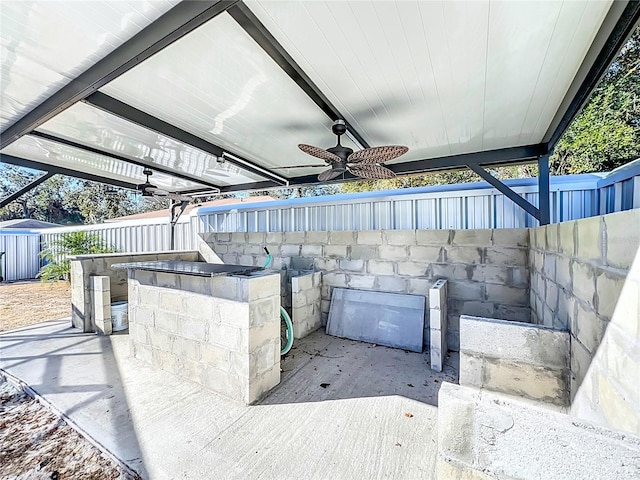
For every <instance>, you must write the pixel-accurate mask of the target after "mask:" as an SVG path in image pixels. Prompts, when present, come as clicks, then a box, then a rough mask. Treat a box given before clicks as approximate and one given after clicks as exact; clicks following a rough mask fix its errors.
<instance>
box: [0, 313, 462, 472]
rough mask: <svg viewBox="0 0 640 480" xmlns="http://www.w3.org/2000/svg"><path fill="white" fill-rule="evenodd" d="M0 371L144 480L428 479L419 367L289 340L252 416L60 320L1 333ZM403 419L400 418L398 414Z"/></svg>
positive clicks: (429, 418) (384, 355)
mask: <svg viewBox="0 0 640 480" xmlns="http://www.w3.org/2000/svg"><path fill="white" fill-rule="evenodd" d="M0 349H1V350H0V351H1V352H2V353H1V355H0V368H2V369H3V370H5V371H6V372H8V373H9V374H11V375H13V376H15V377H17V378H19V379H21V380H22V381H24V382H25V383H27V384H28V385H29V386H31V387H32V388H33V389H34V390H35V391H36V392H37V393H38V394H40V395H41V396H42V397H43V398H44V399H46V400H47V401H48V402H50V403H51V404H53V405H54V406H55V407H56V408H57V409H58V410H60V411H62V412H64V413H65V414H66V415H67V416H68V417H69V418H70V419H71V420H72V421H73V422H74V423H75V424H76V425H77V426H78V427H80V428H81V429H82V430H83V431H84V432H86V433H87V434H88V435H89V436H90V437H91V438H92V439H94V440H95V441H96V442H98V443H100V444H101V445H102V446H104V447H105V448H106V449H108V450H109V451H110V452H112V453H113V454H115V455H116V456H117V457H118V458H120V459H122V460H123V461H125V463H127V464H128V465H129V466H131V467H132V468H133V469H134V470H136V471H137V472H139V473H140V474H141V475H142V476H143V477H144V478H153V479H164V478H167V479H177V478H184V479H186V478H198V479H201V478H305V479H312V478H332V479H339V478H434V473H433V472H434V465H435V456H436V437H437V432H436V420H437V409H436V408H435V407H434V405H435V403H436V400H437V391H438V388H439V386H440V384H441V382H442V381H444V380H449V381H455V375H456V371H457V357H456V356H455V355H454V356H452V357H451V358H450V359H449V365H447V366H446V368H445V371H444V372H442V373H441V374H437V373H434V372H432V371H431V370H430V369H429V365H428V362H427V361H428V356H427V355H425V354H416V353H410V352H404V351H402V350H397V349H390V348H385V347H380V346H373V345H371V344H366V343H361V342H354V341H350V340H344V339H338V338H334V337H329V336H327V335H325V334H324V333H322V332H320V331H318V332H315V333H313V334H312V335H310V336H309V337H307V338H305V339H303V340H301V341H297V343H296V345H295V349H294V350H292V352H291V353H290V354H289V355H288V356H287V358H286V360H285V361H284V362H283V363H282V369H283V376H282V381H281V383H280V385H279V386H278V387H276V388H275V389H274V390H273V391H272V392H271V394H270V395H269V396H268V397H266V398H265V399H263V400H262V402H260V404H258V405H253V406H242V405H238V404H236V403H232V402H230V401H228V400H226V399H224V398H222V397H220V396H218V395H216V394H214V393H212V392H210V391H208V390H205V389H203V388H202V387H200V386H199V385H196V384H193V383H190V382H187V381H183V380H181V379H179V378H178V377H176V376H174V375H171V374H169V373H166V372H163V371H161V370H157V369H154V368H152V367H150V366H147V365H145V364H143V363H141V362H139V361H137V360H136V359H134V358H132V357H131V356H130V347H129V341H128V336H127V335H113V336H111V337H100V336H97V335H94V334H85V333H81V332H79V331H78V330H75V329H73V328H71V326H70V321H69V320H59V321H52V322H46V323H43V324H39V325H35V326H31V327H25V328H21V329H18V330H13V331H10V332H5V333H3V334H0ZM407 414H410V415H407Z"/></svg>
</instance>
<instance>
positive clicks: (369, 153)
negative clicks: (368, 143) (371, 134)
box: [347, 145, 409, 164]
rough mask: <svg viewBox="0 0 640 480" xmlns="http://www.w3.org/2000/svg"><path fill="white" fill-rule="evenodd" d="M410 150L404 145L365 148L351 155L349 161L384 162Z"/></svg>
mask: <svg viewBox="0 0 640 480" xmlns="http://www.w3.org/2000/svg"><path fill="white" fill-rule="evenodd" d="M408 151H409V149H408V148H407V147H403V146H402V145H387V146H383V147H371V148H365V149H364V150H359V151H357V152H353V153H352V154H351V155H349V157H348V158H347V162H349V163H360V164H375V163H384V162H387V161H389V160H393V159H394V158H398V157H399V156H400V155H404V154H405V153H407V152H408Z"/></svg>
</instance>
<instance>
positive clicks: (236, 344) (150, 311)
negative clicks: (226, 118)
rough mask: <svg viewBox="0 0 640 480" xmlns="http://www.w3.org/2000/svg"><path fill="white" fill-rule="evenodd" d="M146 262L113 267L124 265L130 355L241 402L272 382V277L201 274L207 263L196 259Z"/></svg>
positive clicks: (276, 326)
mask: <svg viewBox="0 0 640 480" xmlns="http://www.w3.org/2000/svg"><path fill="white" fill-rule="evenodd" d="M154 263H157V262H145V264H121V265H114V268H126V269H127V271H128V284H129V333H130V335H131V337H132V342H133V348H134V352H135V356H136V358H138V359H140V360H142V361H145V362H147V363H150V364H152V365H154V366H156V367H159V368H161V369H163V370H166V371H169V372H171V373H174V374H176V375H180V376H181V377H184V378H187V379H188V380H191V381H194V382H197V383H199V384H201V385H203V386H205V387H207V388H209V389H211V390H213V391H215V392H217V393H220V394H222V395H224V396H226V397H228V398H231V399H233V400H236V401H240V402H242V403H245V404H250V403H253V402H255V401H256V400H258V399H259V398H261V397H262V396H263V395H264V394H265V393H266V392H267V391H269V390H270V389H271V388H273V387H274V386H276V385H277V384H278V383H279V382H280V316H279V311H280V277H279V275H264V276H243V275H235V274H234V269H233V268H229V269H227V270H228V271H225V272H222V273H219V274H215V273H211V272H208V273H207V272H205V273H203V272H202V269H203V268H205V269H206V268H209V269H211V267H210V266H211V265H212V264H206V263H201V262H164V263H171V264H173V263H175V264H180V265H174V266H175V268H174V269H173V271H167V269H166V268H165V269H164V270H162V269H160V270H159V269H154V268H153V265H151V264H154ZM197 263H200V265H195V264H197ZM217 267H232V266H229V265H218V266H217ZM237 267H240V266H237ZM241 268H242V267H240V269H241ZM244 268H245V269H246V268H247V267H244ZM249 268H251V267H249ZM169 270H171V269H169ZM236 271H238V272H240V273H245V272H242V271H241V270H237V269H236Z"/></svg>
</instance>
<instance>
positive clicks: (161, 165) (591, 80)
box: [0, 0, 640, 223]
mask: <svg viewBox="0 0 640 480" xmlns="http://www.w3.org/2000/svg"><path fill="white" fill-rule="evenodd" d="M639 18H640V2H638V1H629V2H627V1H611V0H606V1H579V0H577V1H574V0H568V1H531V2H511V1H477V2H455V1H428V2H426V1H424V2H421V1H403V2H391V1H374V2H368V1H337V2H335V1H313V2H303V1H248V0H247V1H206V2H205V1H183V2H176V1H174V0H156V1H152V2H150V1H134V0H125V1H119V2H111V1H92V2H48V1H36V2H22V1H4V2H2V3H0V22H1V25H2V29H1V32H0V37H1V38H2V47H1V48H2V70H1V75H2V83H1V85H0V88H1V90H2V108H1V112H0V129H2V134H1V135H0V155H1V156H0V160H1V161H2V162H5V163H10V164H15V165H21V166H25V167H29V168H35V169H38V170H42V171H45V172H48V175H53V174H66V175H71V176H76V177H79V178H86V179H91V180H96V181H101V182H104V183H107V184H112V185H116V186H121V187H126V188H132V189H135V188H136V186H137V185H138V184H141V183H143V182H144V180H145V177H144V175H143V173H142V171H143V168H145V167H149V168H151V169H152V170H153V171H154V176H153V177H152V182H153V183H154V184H155V185H157V186H158V187H160V188H163V189H166V190H169V191H171V192H180V193H196V192H206V191H212V190H215V191H218V190H219V191H221V192H231V191H243V190H255V189H266V188H272V187H278V186H284V185H302V184H313V183H317V174H318V173H319V172H320V171H321V169H318V168H312V167H305V166H304V165H308V164H318V163H322V162H321V161H320V162H317V161H314V159H313V158H312V157H309V156H307V155H305V154H304V153H302V152H301V151H300V150H298V148H297V145H298V144H299V143H306V144H311V145H317V146H319V147H322V148H328V147H331V146H333V145H334V144H335V136H334V135H333V134H332V133H331V124H332V123H333V121H334V120H336V119H344V120H345V121H346V123H347V126H348V137H349V138H348V139H347V141H346V143H347V144H348V145H349V146H351V147H352V148H354V149H359V148H366V147H369V146H378V145H387V144H399V145H406V146H408V147H409V149H410V150H409V152H408V153H407V154H406V155H404V156H402V157H400V158H398V159H396V160H393V161H391V162H388V163H387V166H388V167H389V168H391V169H392V170H393V171H395V172H396V173H397V174H409V173H420V172H428V171H436V170H445V169H450V168H461V167H465V166H467V167H469V168H472V169H473V170H474V171H476V172H477V173H478V174H479V175H481V176H482V177H483V178H484V179H485V180H487V181H489V182H491V183H492V184H494V186H496V188H499V189H500V190H501V191H503V193H505V194H506V195H508V196H509V197H510V198H511V199H512V200H514V201H515V202H517V203H518V204H520V205H521V206H522V207H523V208H525V209H526V210H527V211H528V212H529V213H531V214H532V215H534V216H536V217H537V218H538V219H539V220H540V222H541V223H548V209H549V206H548V154H549V152H550V151H552V149H553V147H554V145H555V143H556V142H557V140H558V138H559V137H560V136H561V135H562V133H563V132H564V130H565V129H566V128H567V126H568V125H569V123H570V122H571V120H572V119H573V117H574V116H575V115H576V114H577V113H578V112H579V110H580V108H582V106H583V105H584V103H585V102H586V100H587V99H588V97H589V95H590V94H591V92H592V91H593V89H594V88H595V86H596V84H597V82H598V80H599V78H600V77H601V76H602V74H603V73H604V72H605V71H606V68H607V67H608V65H609V64H610V62H611V61H612V60H613V58H614V57H615V55H616V53H617V52H618V50H619V49H620V47H621V46H622V45H623V44H624V42H625V40H626V39H627V38H628V36H629V35H630V33H631V32H632V30H633V28H634V26H635V25H636V24H637V22H638V19H639ZM536 160H537V161H538V162H539V165H540V171H541V181H540V193H541V196H540V198H541V200H540V209H538V208H537V207H535V206H533V205H531V204H529V203H528V202H526V201H524V199H522V198H521V197H518V195H516V194H514V193H513V192H511V191H510V190H509V189H508V188H507V187H505V186H504V185H503V184H501V183H500V182H498V181H497V180H495V179H494V178H493V177H491V176H490V175H489V174H488V173H487V172H486V170H484V169H483V168H482V166H483V165H485V166H486V165H494V166H495V165H504V164H514V163H520V162H531V161H536ZM353 178H354V177H352V176H351V175H350V174H345V175H344V177H343V178H340V179H337V180H336V181H344V180H349V179H353ZM509 192H511V193H509ZM12 197H13V198H15V194H14V195H13V196H12ZM515 197H518V198H515ZM518 199H519V200H518ZM545 214H546V216H545Z"/></svg>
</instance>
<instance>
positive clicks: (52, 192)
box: [0, 164, 167, 225]
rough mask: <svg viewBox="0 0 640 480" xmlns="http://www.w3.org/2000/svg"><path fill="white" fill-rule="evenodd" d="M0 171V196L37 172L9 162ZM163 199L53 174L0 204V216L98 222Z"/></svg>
mask: <svg viewBox="0 0 640 480" xmlns="http://www.w3.org/2000/svg"><path fill="white" fill-rule="evenodd" d="M0 172H1V173H2V175H1V176H0V198H4V197H6V196H8V195H11V194H12V193H14V192H16V191H17V190H19V189H21V188H23V187H24V186H26V185H27V184H29V183H31V182H32V181H33V180H35V179H36V178H37V177H38V176H39V172H36V171H34V170H29V169H25V168H21V167H16V166H13V165H3V164H0ZM164 203H167V202H166V201H164ZM164 203H160V204H159V203H158V201H156V200H155V199H151V200H147V199H141V198H140V197H139V196H137V194H135V193H133V192H131V191H130V190H126V189H122V188H117V187H111V186H107V185H104V184H101V183H95V182H90V181H87V180H78V179H75V178H71V177H67V176H63V175H55V176H53V177H51V178H49V179H48V180H46V181H45V182H43V183H42V184H40V185H38V186H37V187H36V188H34V189H33V190H30V191H29V192H27V193H25V194H24V195H22V196H21V197H19V198H18V199H16V200H14V201H13V202H11V203H10V204H9V205H7V206H6V207H4V208H1V209H0V220H11V219H14V218H34V219H36V220H43V221H47V222H52V223H60V224H63V225H64V224H73V225H77V224H82V223H102V222H103V221H104V220H106V219H109V218H114V217H119V216H125V215H130V214H133V213H138V212H140V211H147V210H149V209H157V208H158V205H164Z"/></svg>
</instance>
